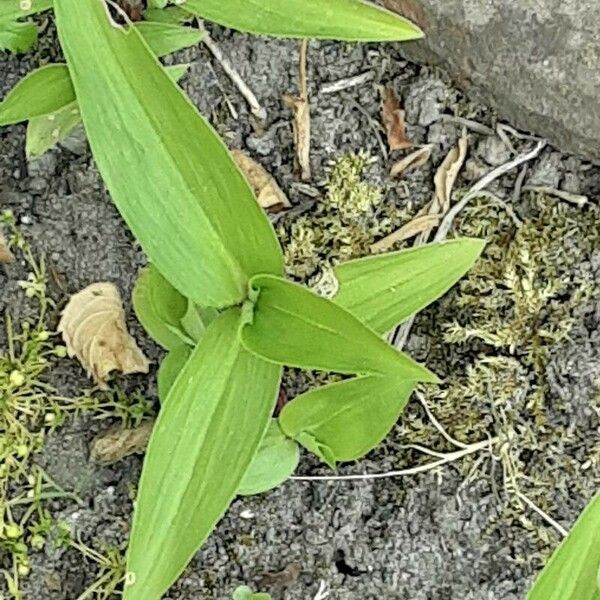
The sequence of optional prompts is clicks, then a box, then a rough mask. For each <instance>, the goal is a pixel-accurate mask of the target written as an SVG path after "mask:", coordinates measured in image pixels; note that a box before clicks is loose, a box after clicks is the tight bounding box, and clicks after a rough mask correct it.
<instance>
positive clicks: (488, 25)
mask: <svg viewBox="0 0 600 600" xmlns="http://www.w3.org/2000/svg"><path fill="white" fill-rule="evenodd" d="M383 2H384V4H385V5H386V6H387V7H388V8H391V9H392V10H395V11H397V12H399V13H401V14H403V15H405V16H407V17H409V18H411V19H412V20H413V21H415V22H416V23H418V24H419V25H420V26H421V28H422V29H423V30H424V32H425V34H426V36H425V39H424V40H422V41H419V42H414V43H410V44H403V46H402V51H403V53H405V55H406V56H407V57H408V58H410V59H413V60H417V61H426V62H430V63H433V64H435V65H438V66H441V67H442V68H444V69H446V70H447V71H448V72H449V73H450V74H451V75H452V76H453V78H454V79H455V80H456V82H457V83H458V84H459V85H460V86H461V87H463V88H464V89H466V90H468V91H469V92H471V93H473V94H474V95H475V97H477V98H478V99H483V100H485V101H486V102H488V103H491V104H492V105H493V106H494V107H495V108H496V109H497V110H498V112H499V114H500V115H501V116H502V117H503V118H506V119H508V120H510V121H511V122H512V123H513V124H516V125H518V126H519V127H521V128H523V129H528V130H531V131H533V132H535V133H537V134H540V135H543V136H545V137H546V138H548V139H549V140H550V141H551V142H552V143H553V144H556V145H557V146H559V147H560V148H561V149H562V150H567V151H570V152H573V153H576V154H580V155H582V156H585V157H587V158H590V159H591V160H593V161H594V162H599V163H600V103H599V102H598V94H599V91H600V85H599V81H598V73H599V72H600V26H599V25H598V24H599V23H600V2H598V1H597V0H543V1H542V0H520V1H519V2H516V1H515V2H507V1H506V0H444V1H443V2H440V1H439V0H383Z"/></svg>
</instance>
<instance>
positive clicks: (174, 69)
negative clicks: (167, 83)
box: [165, 63, 190, 81]
mask: <svg viewBox="0 0 600 600" xmlns="http://www.w3.org/2000/svg"><path fill="white" fill-rule="evenodd" d="M189 68H190V65H189V63H182V64H180V65H169V66H168V67H165V71H166V72H167V74H168V75H169V77H170V78H171V79H172V80H173V81H179V80H180V79H181V78H182V77H184V76H185V75H186V74H187V72H188V70H189Z"/></svg>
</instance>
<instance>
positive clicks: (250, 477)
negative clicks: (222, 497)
mask: <svg viewBox="0 0 600 600" xmlns="http://www.w3.org/2000/svg"><path fill="white" fill-rule="evenodd" d="M299 460H300V452H299V448H298V444H297V443H296V442H295V441H294V440H292V439H290V438H289V437H287V436H286V435H285V434H284V433H283V431H282V430H281V427H279V424H278V422H277V420H275V419H273V420H272V421H271V423H270V425H269V428H268V429H267V432H266V433H265V437H264V438H263V439H262V442H261V443H260V447H259V449H258V452H257V453H256V455H255V456H254V459H253V460H252V463H251V464H250V467H249V468H248V470H247V471H246V474H245V475H244V479H242V483H241V484H240V487H239V489H238V494H240V495H241V496H251V495H254V494H262V493H263V492H267V491H268V490H272V489H273V488H276V487H277V486H278V485H280V484H282V483H283V482H284V481H285V480H286V479H288V478H289V477H290V475H291V474H292V473H293V472H294V471H295V470H296V467H297V466H298V461H299Z"/></svg>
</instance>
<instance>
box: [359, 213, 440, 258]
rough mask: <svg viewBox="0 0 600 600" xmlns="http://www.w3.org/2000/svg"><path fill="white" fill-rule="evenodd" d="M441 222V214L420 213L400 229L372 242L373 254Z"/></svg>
mask: <svg viewBox="0 0 600 600" xmlns="http://www.w3.org/2000/svg"><path fill="white" fill-rule="evenodd" d="M439 223H440V217H439V215H419V216H418V217H415V218H414V219H413V220H412V221H409V222H408V223H406V225H403V226H402V227H400V229H398V230H396V231H394V233H391V234H390V235H388V236H386V237H384V238H383V239H382V240H379V241H378V242H376V243H375V244H372V245H371V246H370V248H371V252H372V253H373V254H378V253H380V252H385V251H386V250H389V249H390V248H391V247H392V246H394V245H395V244H397V243H398V242H403V241H404V240H409V239H410V238H413V237H415V236H416V235H419V234H420V233H424V232H426V231H431V230H432V229H433V228H434V227H437V226H438V225H439Z"/></svg>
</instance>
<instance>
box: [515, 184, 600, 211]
mask: <svg viewBox="0 0 600 600" xmlns="http://www.w3.org/2000/svg"><path fill="white" fill-rule="evenodd" d="M523 190H524V191H526V192H540V193H542V194H548V195H549V196H555V197H556V198H560V199H561V200H565V201H566V202H570V203H571V204H575V205H576V206H578V207H579V208H582V207H583V206H585V205H586V204H587V203H588V197H587V196H582V195H581V194H573V193H572V192H565V191H564V190H557V189H556V188H553V187H548V186H545V185H526V186H524V187H523Z"/></svg>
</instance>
